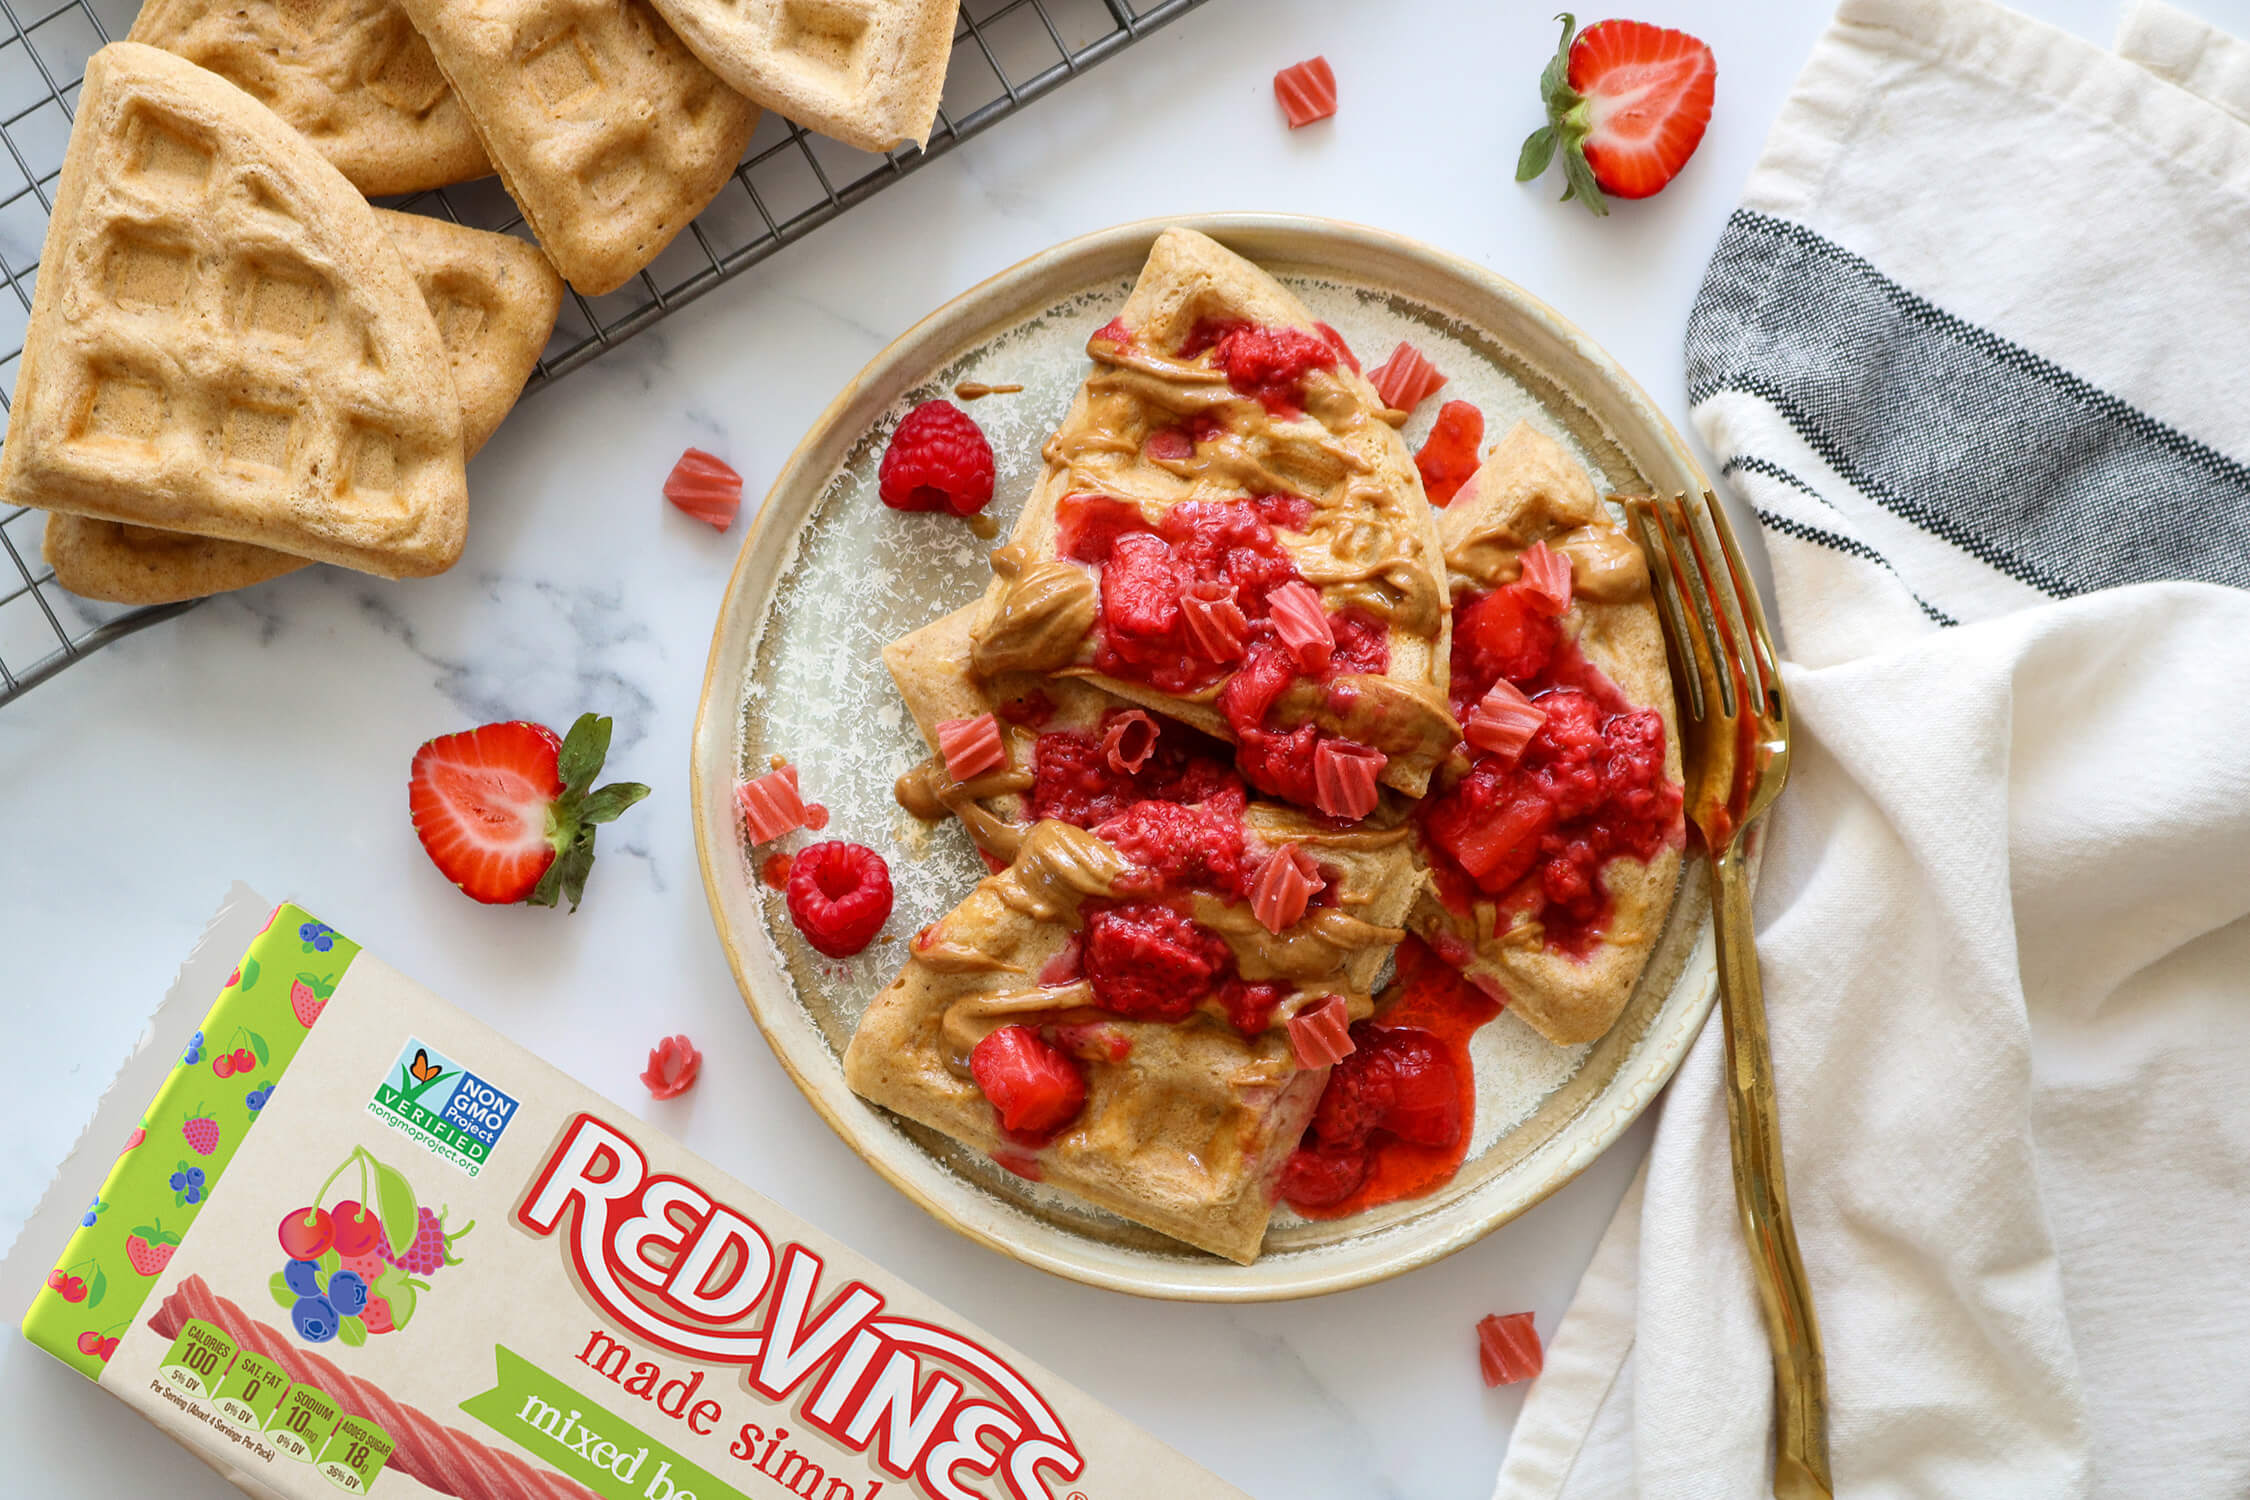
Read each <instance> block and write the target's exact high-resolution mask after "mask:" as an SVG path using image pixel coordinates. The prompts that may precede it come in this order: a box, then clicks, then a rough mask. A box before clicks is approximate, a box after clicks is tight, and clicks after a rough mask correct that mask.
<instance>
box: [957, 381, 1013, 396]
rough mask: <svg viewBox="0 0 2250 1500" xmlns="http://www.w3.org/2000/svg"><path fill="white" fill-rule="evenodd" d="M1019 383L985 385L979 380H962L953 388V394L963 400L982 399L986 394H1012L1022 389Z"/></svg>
mask: <svg viewBox="0 0 2250 1500" xmlns="http://www.w3.org/2000/svg"><path fill="white" fill-rule="evenodd" d="M1022 389H1023V387H1022V386H1020V385H1014V384H1009V385H986V384H985V383H984V382H983V381H981V380H964V381H962V382H961V383H960V384H959V385H957V386H955V387H954V388H953V394H954V395H956V396H958V397H960V398H961V399H962V400H963V401H982V400H983V399H984V398H985V397H987V396H1013V395H1014V394H1015V393H1016V392H1018V391H1020V390H1022Z"/></svg>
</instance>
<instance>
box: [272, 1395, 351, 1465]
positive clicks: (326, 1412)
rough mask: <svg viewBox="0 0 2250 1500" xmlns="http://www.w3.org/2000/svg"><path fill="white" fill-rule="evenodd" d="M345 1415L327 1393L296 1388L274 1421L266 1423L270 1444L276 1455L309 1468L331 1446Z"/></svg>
mask: <svg viewBox="0 0 2250 1500" xmlns="http://www.w3.org/2000/svg"><path fill="white" fill-rule="evenodd" d="M343 1415H344V1409H343V1408H342V1407H340V1406H338V1405H337V1404H336V1398H335V1397H333V1396H331V1395H329V1394H328V1393H327V1392H326V1391H323V1390H318V1389H316V1388H314V1387H312V1386H309V1385H293V1386H291V1387H290V1388H289V1394H288V1395H286V1396H283V1397H282V1398H281V1404H280V1405H279V1406H277V1407H275V1408H274V1413H273V1420H272V1421H270V1422H268V1423H266V1441H267V1442H269V1443H272V1444H273V1446H274V1450H275V1451H276V1452H278V1453H282V1454H285V1455H287V1456H288V1457H290V1458H294V1459H296V1460H298V1461H299V1462H301V1463H308V1464H309V1463H311V1462H312V1461H313V1456H314V1455H315V1454H317V1453H319V1452H320V1450H321V1449H322V1448H323V1447H325V1446H326V1445H327V1443H328V1438H329V1435H330V1434H331V1433H333V1432H335V1430H336V1424H337V1423H338V1422H339V1421H341V1420H342V1419H343Z"/></svg>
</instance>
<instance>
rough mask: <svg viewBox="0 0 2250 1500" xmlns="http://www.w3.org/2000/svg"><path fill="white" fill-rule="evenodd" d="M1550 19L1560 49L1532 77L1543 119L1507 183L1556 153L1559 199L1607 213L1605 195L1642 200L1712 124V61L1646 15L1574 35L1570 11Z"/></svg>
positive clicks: (1533, 173) (1540, 167)
mask: <svg viewBox="0 0 2250 1500" xmlns="http://www.w3.org/2000/svg"><path fill="white" fill-rule="evenodd" d="M1558 19H1559V20H1560V21H1561V22H1562V45H1561V46H1559V47H1557V48H1556V49H1555V55H1554V58H1553V59H1552V60H1551V61H1550V62H1549V63H1548V64H1547V68H1546V71H1545V72H1543V73H1541V74H1540V75H1539V97H1540V99H1541V100H1542V101H1543V102H1544V103H1545V104H1546V106H1547V123H1546V124H1544V125H1542V126H1540V127H1539V128H1538V129H1537V130H1534V131H1533V132H1532V133H1531V135H1530V138H1529V139H1527V140H1526V141H1525V142H1524V143H1523V154H1522V156H1520V157H1519V158H1518V159H1517V161H1516V181H1518V182H1529V181H1531V180H1532V179H1533V178H1534V177H1537V176H1539V175H1540V174H1541V173H1542V172H1545V171H1546V170H1547V166H1548V163H1549V162H1551V161H1552V160H1553V159H1554V158H1555V156H1556V155H1557V154H1558V153H1559V154H1560V155H1561V157H1562V168H1563V178H1564V180H1565V182H1567V183H1568V186H1567V187H1565V188H1564V189H1563V198H1564V200H1565V201H1566V202H1567V201H1568V200H1569V199H1572V198H1576V199H1577V200H1578V201H1579V202H1581V203H1583V204H1585V205H1586V206H1587V207H1588V208H1589V209H1591V210H1593V211H1594V212H1595V213H1597V214H1606V213H1608V212H1609V202H1608V199H1607V198H1605V197H1604V194H1608V195H1610V196H1613V197H1618V198H1646V197H1648V196H1649V195H1650V194H1652V193H1655V192H1657V191H1659V190H1660V189H1662V188H1663V186H1664V185H1665V184H1666V183H1668V182H1670V181H1671V180H1672V179H1673V178H1674V177H1676V176H1678V175H1679V171H1680V168H1681V167H1683V166H1685V165H1686V164H1687V159H1688V158H1689V157H1691V156H1693V155H1694V154H1695V148H1696V147H1697V146H1698V145H1700V144H1701V143H1702V140H1703V128H1704V127H1705V126H1706V125H1708V124H1710V123H1711V99H1712V95H1713V93H1714V91H1715V89H1716V86H1717V83H1718V77H1719V64H1718V60H1717V59H1716V58H1714V57H1713V56H1712V55H1711V49H1710V48H1709V47H1707V46H1705V45H1704V44H1703V43H1702V42H1700V41H1698V40H1696V39H1695V38H1694V37H1692V36H1689V35H1688V34H1687V33H1686V32H1684V31H1673V30H1670V29H1668V28H1666V27H1663V26H1651V25H1649V24H1648V23H1647V22H1646V21H1597V22H1595V23H1594V24H1593V25H1591V26H1589V27H1587V28H1586V29H1585V30H1584V31H1577V21H1576V20H1575V19H1574V18H1573V17H1572V16H1571V15H1570V14H1569V13H1567V12H1565V13H1564V14H1563V15H1562V16H1560V17H1558ZM1574 32H1575V37H1574V35H1573V33H1574Z"/></svg>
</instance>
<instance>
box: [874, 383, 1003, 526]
mask: <svg viewBox="0 0 2250 1500" xmlns="http://www.w3.org/2000/svg"><path fill="white" fill-rule="evenodd" d="M879 488H880V491H881V494H882V497H883V503H884V504H885V505H888V506H889V507H890V508H891V509H893V510H949V511H951V512H953V514H955V515H957V516H973V515H975V514H976V513H977V512H978V511H980V510H983V509H984V508H985V506H986V505H988V504H990V503H991V500H992V445H991V444H990V443H988V442H986V441H985V439H984V431H983V429H982V428H980V427H978V426H977V424H976V421H975V419H974V418H972V417H971V416H970V415H969V414H968V413H967V412H965V411H963V410H961V408H960V407H958V406H955V405H954V404H953V403H952V402H950V401H925V402H923V403H922V404H921V405H920V406H917V407H915V408H914V410H912V411H910V412H908V413H907V414H906V420H905V421H903V422H901V423H899V424H898V431H896V432H894V433H892V434H891V442H890V446H889V447H887V448H885V449H884V450H883V467H882V473H881V482H880V485H879Z"/></svg>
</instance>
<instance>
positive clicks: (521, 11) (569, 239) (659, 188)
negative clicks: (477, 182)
mask: <svg viewBox="0 0 2250 1500" xmlns="http://www.w3.org/2000/svg"><path fill="white" fill-rule="evenodd" d="M402 3H403V4H404V5H405V7H406V13H407V15H408V16H409V17H411V18H412V20H413V22H414V25H415V28H416V29H417V30H419V31H420V32H421V33H422V35H423V36H424V37H425V38H427V39H428V41H429V44H430V51H431V53H432V54H433V55H434V56H435V57H436V58H437V63H438V67H439V68H440V69H441V70H443V72H444V74H445V77H446V81H447V82H448V83H450V84H451V85H452V86H453V90H454V92H455V93H457V94H459V95H460V97H461V102H462V103H463V104H464V105H465V106H466V107H467V108H468V111H469V118H470V119H471V120H472V121H473V122H474V123H475V125H476V128H477V134H478V136H479V137H480V138H481V139H482V140H483V142H484V146H485V150H486V151H487V152H488V153H489V154H490V155H491V157H492V162H493V165H494V166H495V167H496V168H497V169H498V170H499V173H500V180H501V181H502V182H503V183H504V184H506V186H507V189H508V193H509V195H510V196H511V197H513V198H514V199H515V200H516V206H517V207H519V208H521V209H522V210H523V215H524V218H525V220H526V221H527V222H529V223H530V225H531V231H532V233H533V234H534V235H536V236H537V237H538V239H539V246H540V248H541V249H542V250H545V251H546V252H547V258H548V259H549V260H551V261H553V262H554V263H555V269H556V270H558V271H560V272H562V274H563V279H564V280H566V281H568V282H569V283H570V284H571V285H572V286H574V287H576V288H577V289H578V290H579V291H580V292H583V293H585V294H586V295H587V296H589V297H592V296H599V295H601V294H602V293H604V292H611V291H615V290H616V289H617V288H618V287H619V286H621V285H623V284H624V283H625V282H626V281H627V280H629V279H630V278H631V277H633V276H634V275H635V274H637V273H638V272H639V271H640V270H641V269H642V268H643V267H645V266H646V265H647V264H648V263H649V262H650V261H652V260H654V259H656V257H657V256H658V255H659V254H661V253H662V252H663V250H664V247H665V246H666V245H668V244H670V243H671V242H672V237H673V236H674V235H676V234H678V233H679V232H680V231H681V230H682V229H685V228H686V227H687V224H688V221H689V220H691V219H693V218H694V217H695V216H696V215H697V214H698V213H700V212H702V211H703V208H704V205H706V204H708V203H709V202H710V201H711V200H712V198H714V197H715V196H717V194H718V191H719V189H720V188H722V187H724V186H725V185H726V181H727V178H728V176H729V175H730V174H731V173H732V172H733V171H734V168H735V165H736V164H737V163H738V162H739V161H741V159H742V151H743V148H744V147H745V146H747V145H748V144H749V141H750V132H751V131H752V129H754V128H755V127H756V125H757V123H758V110H757V106H755V105H753V104H751V103H750V102H749V101H748V100H746V99H744V98H743V97H742V96H741V95H739V94H737V93H735V92H734V91H733V90H732V89H730V88H728V87H727V86H726V85H725V84H723V83H721V82H720V81H719V80H718V79H717V78H716V77H715V76H713V74H712V73H711V71H710V69H708V68H706V67H704V65H703V64H702V63H700V62H698V61H697V60H696V58H695V54H693V53H692V52H690V51H688V49H687V48H686V47H685V46H683V45H682V44H681V42H680V39H679V38H678V37H676V36H674V35H673V34H672V30H671V28H670V27H668V26H666V25H665V24H664V22H663V20H662V18H660V17H659V16H658V15H657V14H656V12H655V11H653V10H651V9H650V8H649V6H648V3H647V0H402Z"/></svg>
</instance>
